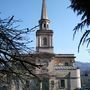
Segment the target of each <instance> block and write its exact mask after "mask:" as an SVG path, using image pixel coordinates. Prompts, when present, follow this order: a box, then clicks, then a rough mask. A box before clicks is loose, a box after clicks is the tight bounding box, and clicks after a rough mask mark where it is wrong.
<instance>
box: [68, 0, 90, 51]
mask: <svg viewBox="0 0 90 90" xmlns="http://www.w3.org/2000/svg"><path fill="white" fill-rule="evenodd" d="M70 2H71V5H70V8H71V9H72V10H73V11H74V12H77V15H81V22H80V23H78V24H77V25H76V26H75V28H74V35H75V34H76V32H77V31H78V30H82V29H83V28H84V27H89V26H90V0H70ZM84 43H86V44H87V47H88V46H89V44H90V30H85V31H84V34H83V35H82V37H81V39H80V42H79V45H78V51H79V48H80V46H81V44H82V45H83V44H84Z"/></svg>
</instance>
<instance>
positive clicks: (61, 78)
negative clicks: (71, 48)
mask: <svg viewBox="0 0 90 90" xmlns="http://www.w3.org/2000/svg"><path fill="white" fill-rule="evenodd" d="M49 24H50V20H49V19H48V16H47V10H46V1H45V0H43V2H42V12H41V19H40V20H39V25H40V27H39V30H37V31H36V53H37V54H40V55H41V56H42V58H41V59H37V60H36V64H42V65H43V67H42V68H41V69H37V70H36V74H38V75H41V76H40V77H43V76H44V77H45V76H46V78H48V85H47V86H48V89H45V88H44V89H43V82H41V86H40V90H76V89H80V88H81V80H80V69H79V68H77V67H76V66H75V64H74V63H75V56H74V54H55V53H54V52H53V49H54V47H53V30H51V29H50V28H49ZM44 54H46V56H45V55H44Z"/></svg>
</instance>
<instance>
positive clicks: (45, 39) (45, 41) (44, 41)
mask: <svg viewBox="0 0 90 90" xmlns="http://www.w3.org/2000/svg"><path fill="white" fill-rule="evenodd" d="M43 45H47V38H46V37H44V38H43Z"/></svg>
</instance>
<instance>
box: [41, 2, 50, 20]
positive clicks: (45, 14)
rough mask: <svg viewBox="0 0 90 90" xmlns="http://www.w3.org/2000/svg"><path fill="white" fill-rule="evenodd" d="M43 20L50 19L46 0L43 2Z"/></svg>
mask: <svg viewBox="0 0 90 90" xmlns="http://www.w3.org/2000/svg"><path fill="white" fill-rule="evenodd" d="M41 19H48V17H47V10H46V0H43V1H42V13H41Z"/></svg>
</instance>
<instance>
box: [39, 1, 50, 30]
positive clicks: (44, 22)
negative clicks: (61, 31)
mask: <svg viewBox="0 0 90 90" xmlns="http://www.w3.org/2000/svg"><path fill="white" fill-rule="evenodd" d="M49 23H50V20H49V19H48V17H47V10H46V0H42V11H41V19H40V20H39V25H40V30H48V29H49Z"/></svg>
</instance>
